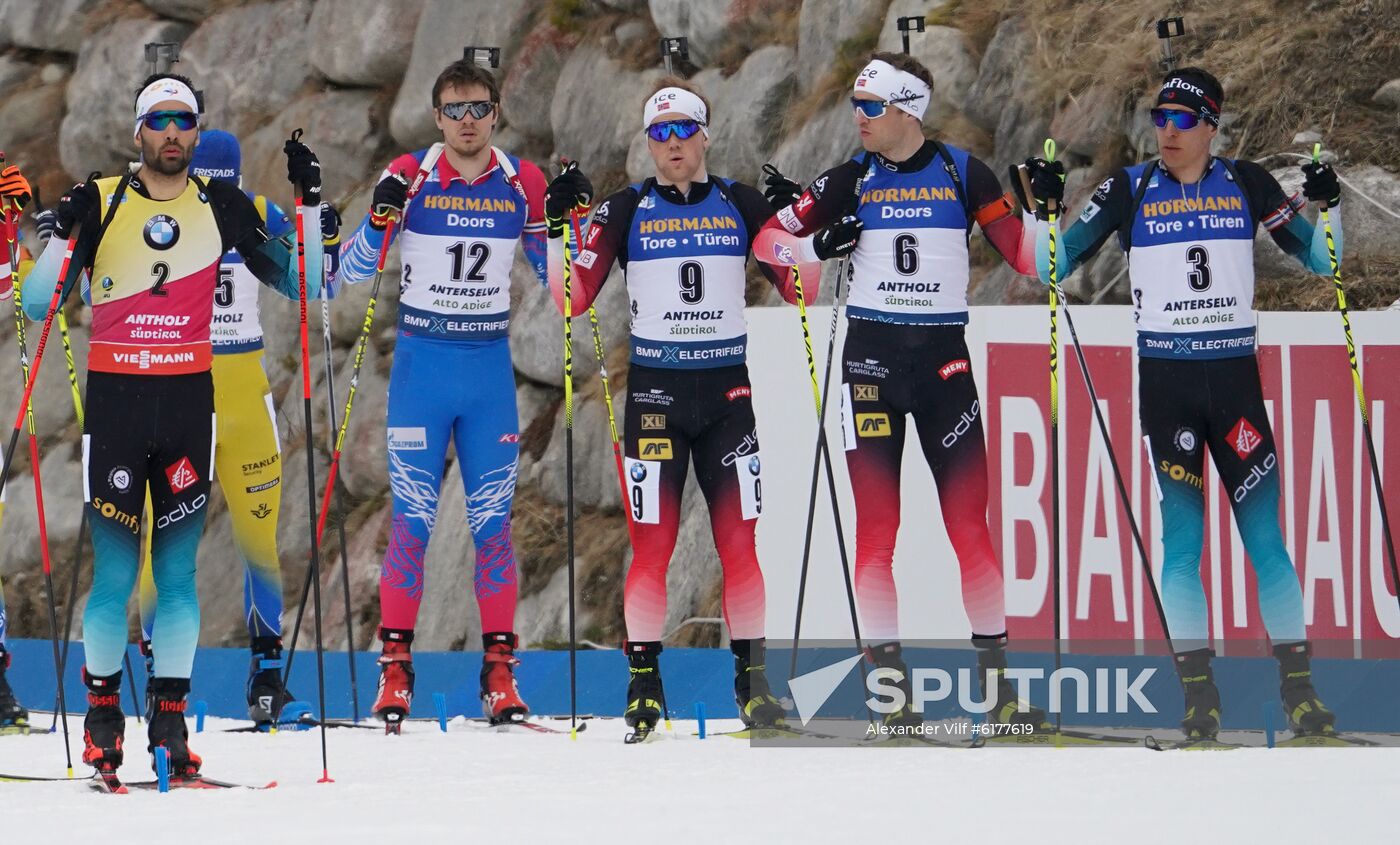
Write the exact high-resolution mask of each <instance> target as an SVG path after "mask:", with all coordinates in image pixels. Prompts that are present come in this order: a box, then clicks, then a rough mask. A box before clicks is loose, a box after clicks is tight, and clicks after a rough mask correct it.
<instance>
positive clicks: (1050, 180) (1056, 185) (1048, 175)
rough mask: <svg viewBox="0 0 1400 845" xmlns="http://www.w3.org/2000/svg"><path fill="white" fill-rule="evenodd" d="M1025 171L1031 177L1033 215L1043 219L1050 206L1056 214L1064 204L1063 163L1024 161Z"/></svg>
mask: <svg viewBox="0 0 1400 845" xmlns="http://www.w3.org/2000/svg"><path fill="white" fill-rule="evenodd" d="M1026 170H1027V171H1028V172H1029V174H1030V177H1031V193H1032V195H1033V196H1032V199H1033V200H1034V201H1035V206H1036V207H1035V215H1036V216H1037V217H1039V218H1041V219H1042V220H1043V219H1045V218H1046V217H1047V216H1048V214H1047V209H1049V208H1050V207H1051V205H1052V201H1053V206H1054V210H1055V211H1056V213H1058V212H1060V211H1061V210H1062V209H1063V207H1064V204H1065V165H1064V163H1063V162H1058V161H1046V160H1045V159H1043V158H1028V159H1026Z"/></svg>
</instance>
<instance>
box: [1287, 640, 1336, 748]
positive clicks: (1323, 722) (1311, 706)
mask: <svg viewBox="0 0 1400 845" xmlns="http://www.w3.org/2000/svg"><path fill="white" fill-rule="evenodd" d="M1311 656H1312V644H1311V643H1309V642H1308V641H1307V640H1304V641H1303V642H1300V643H1289V644H1287V645H1278V646H1274V657H1276V658H1278V677H1279V696H1280V697H1281V698H1282V699H1283V709H1284V712H1286V713H1287V714H1288V728H1289V730H1291V731H1293V735H1294V736H1330V735H1332V734H1335V733H1336V732H1337V729H1336V727H1334V723H1335V722H1336V721H1337V717H1336V716H1335V715H1334V714H1333V713H1332V711H1331V710H1328V709H1327V707H1326V706H1325V705H1324V704H1323V703H1322V701H1321V700H1320V699H1319V698H1318V697H1317V690H1315V689H1313V684H1312V666H1311V660H1310V659H1309V658H1310V657H1311Z"/></svg>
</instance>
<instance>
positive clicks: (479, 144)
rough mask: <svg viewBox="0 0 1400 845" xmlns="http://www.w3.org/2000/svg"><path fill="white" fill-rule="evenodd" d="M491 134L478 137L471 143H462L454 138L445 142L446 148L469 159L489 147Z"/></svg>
mask: <svg viewBox="0 0 1400 845" xmlns="http://www.w3.org/2000/svg"><path fill="white" fill-rule="evenodd" d="M491 134H492V133H490V132H487V133H485V134H484V135H478V136H477V137H476V139H475V140H473V141H462V140H459V139H457V138H455V137H454V138H453V139H452V140H450V141H448V142H447V146H448V147H449V148H450V149H451V150H452V152H454V153H456V154H457V155H459V156H461V157H463V158H471V157H472V156H475V155H477V154H478V153H480V152H481V151H482V150H484V149H486V148H487V147H489V146H490V145H491Z"/></svg>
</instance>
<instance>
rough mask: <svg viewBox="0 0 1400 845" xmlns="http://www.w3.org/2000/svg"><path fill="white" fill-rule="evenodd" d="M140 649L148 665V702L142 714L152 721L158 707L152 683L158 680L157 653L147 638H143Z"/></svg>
mask: <svg viewBox="0 0 1400 845" xmlns="http://www.w3.org/2000/svg"><path fill="white" fill-rule="evenodd" d="M138 649H139V650H140V652H141V660H142V662H143V663H145V664H146V701H145V706H144V707H143V708H142V710H141V712H142V713H145V714H146V718H147V719H150V718H151V714H152V713H154V712H155V706H156V705H155V702H154V700H153V699H152V698H151V681H154V680H155V679H156V653H155V651H153V650H152V649H151V641H150V640H148V639H146V638H145V637H142V639H141V644H140V646H138Z"/></svg>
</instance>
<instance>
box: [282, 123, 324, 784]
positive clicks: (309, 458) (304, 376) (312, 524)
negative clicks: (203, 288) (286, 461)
mask: <svg viewBox="0 0 1400 845" xmlns="http://www.w3.org/2000/svg"><path fill="white" fill-rule="evenodd" d="M301 134H302V131H301V130H300V129H298V130H296V131H295V132H293V133H292V143H297V142H299V141H300V140H301ZM293 187H294V190H293V192H292V202H293V207H294V208H295V209H296V227H297V278H298V285H297V298H298V304H299V305H300V312H299V320H300V330H301V405H302V420H303V421H304V423H305V425H306V497H307V506H308V507H309V508H310V509H311V510H310V512H309V514H308V518H309V525H308V528H309V534H310V540H311V555H310V556H311V562H310V565H309V566H308V568H307V572H308V574H309V575H312V576H314V574H315V572H316V570H317V569H318V568H319V566H320V563H321V555H320V551H319V540H320V537H319V536H318V533H317V530H316V528H317V525H316V455H315V452H314V451H313V450H312V448H311V444H312V443H313V442H314V441H313V440H312V434H311V425H312V420H311V344H310V340H309V339H308V337H307V327H306V206H305V205H304V204H303V203H302V195H301V186H299V185H294V186H293ZM317 213H318V214H319V213H320V209H319V208H318V209H317ZM317 247H318V248H319V247H320V244H317ZM311 595H312V622H313V623H314V625H315V630H316V684H317V696H318V704H319V705H320V708H321V718H320V722H321V778H320V780H318V781H317V783H333V782H334V781H333V780H332V779H331V775H330V764H329V763H328V762H327V755H326V667H325V646H324V644H323V642H322V639H321V579H320V578H317V577H312V578H311Z"/></svg>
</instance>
